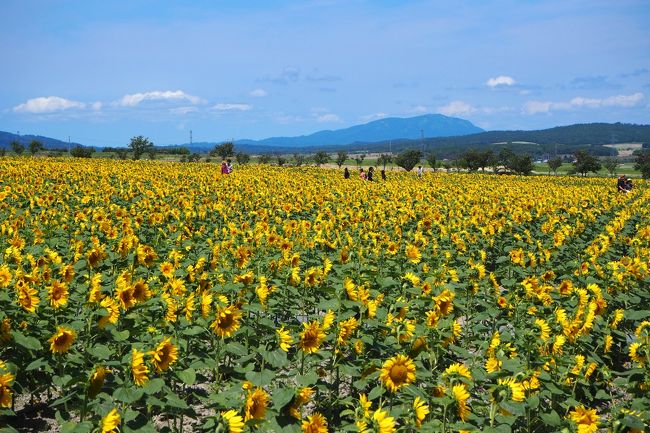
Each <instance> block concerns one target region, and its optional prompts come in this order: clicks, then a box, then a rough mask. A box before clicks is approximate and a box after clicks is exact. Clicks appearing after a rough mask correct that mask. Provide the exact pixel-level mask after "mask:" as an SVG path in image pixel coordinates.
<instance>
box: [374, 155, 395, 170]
mask: <svg viewBox="0 0 650 433" xmlns="http://www.w3.org/2000/svg"><path fill="white" fill-rule="evenodd" d="M392 161H393V157H392V156H390V155H386V154H383V153H382V154H381V155H379V158H377V165H381V166H382V167H383V168H384V170H386V164H390V163H391V162H392Z"/></svg>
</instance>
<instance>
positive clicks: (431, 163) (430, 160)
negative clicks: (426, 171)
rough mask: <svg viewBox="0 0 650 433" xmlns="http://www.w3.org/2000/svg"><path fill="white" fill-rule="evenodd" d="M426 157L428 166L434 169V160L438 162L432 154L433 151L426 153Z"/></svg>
mask: <svg viewBox="0 0 650 433" xmlns="http://www.w3.org/2000/svg"><path fill="white" fill-rule="evenodd" d="M426 159H427V162H428V163H429V166H430V167H431V168H432V169H433V171H435V170H436V162H438V160H437V159H436V155H434V154H433V152H429V153H428V154H427V157H426Z"/></svg>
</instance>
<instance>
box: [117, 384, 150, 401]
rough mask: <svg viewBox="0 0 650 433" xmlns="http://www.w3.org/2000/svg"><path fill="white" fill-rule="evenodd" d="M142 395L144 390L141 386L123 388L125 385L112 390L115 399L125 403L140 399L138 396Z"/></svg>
mask: <svg viewBox="0 0 650 433" xmlns="http://www.w3.org/2000/svg"><path fill="white" fill-rule="evenodd" d="M143 395H144V391H143V390H142V388H135V387H130V388H125V387H120V388H117V389H116V390H115V392H113V398H114V399H115V400H117V401H121V402H123V403H126V404H131V403H133V402H135V401H138V400H140V398H141V397H142V396H143Z"/></svg>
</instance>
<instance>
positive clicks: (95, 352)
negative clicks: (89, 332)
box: [87, 344, 113, 359]
mask: <svg viewBox="0 0 650 433" xmlns="http://www.w3.org/2000/svg"><path fill="white" fill-rule="evenodd" d="M87 352H88V353H90V354H91V355H92V356H94V357H95V358H98V359H108V358H110V357H111V355H112V354H113V351H112V350H111V349H110V348H109V347H108V346H105V345H103V344H96V345H94V346H93V347H91V348H90V349H88V350H87Z"/></svg>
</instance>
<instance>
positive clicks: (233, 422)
mask: <svg viewBox="0 0 650 433" xmlns="http://www.w3.org/2000/svg"><path fill="white" fill-rule="evenodd" d="M221 417H222V418H223V419H225V420H226V423H227V424H228V433H241V432H242V431H244V419H243V418H242V417H241V415H237V411H236V410H233V409H231V410H229V411H226V412H221Z"/></svg>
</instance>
